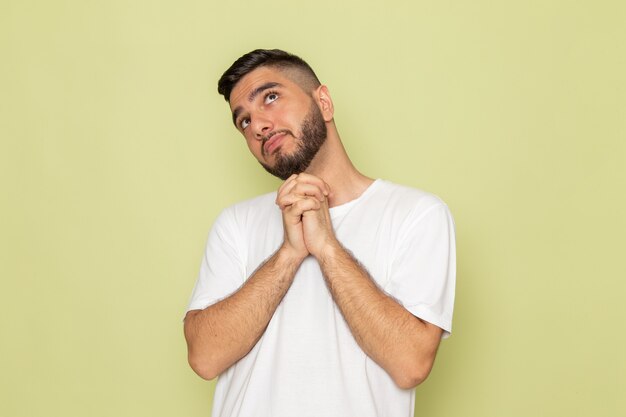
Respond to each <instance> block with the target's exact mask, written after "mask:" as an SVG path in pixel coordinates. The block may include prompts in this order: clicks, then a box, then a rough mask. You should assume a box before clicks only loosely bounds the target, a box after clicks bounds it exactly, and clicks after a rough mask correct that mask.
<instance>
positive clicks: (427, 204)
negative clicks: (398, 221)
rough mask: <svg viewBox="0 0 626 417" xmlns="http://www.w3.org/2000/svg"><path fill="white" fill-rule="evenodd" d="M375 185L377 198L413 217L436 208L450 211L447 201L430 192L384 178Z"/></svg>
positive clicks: (374, 194)
mask: <svg viewBox="0 0 626 417" xmlns="http://www.w3.org/2000/svg"><path fill="white" fill-rule="evenodd" d="M375 185H376V189H375V190H374V193H372V194H373V196H374V198H375V200H377V201H379V202H380V204H384V205H385V206H387V207H392V208H393V209H394V210H398V211H400V212H403V213H405V214H406V215H410V216H411V217H412V218H416V217H421V216H423V215H425V214H427V213H428V212H430V211H431V210H434V209H436V208H440V209H442V210H444V211H449V210H448V206H447V205H446V203H445V202H444V201H443V200H442V199H441V198H439V197H438V196H437V195H435V194H432V193H430V192H427V191H424V190H420V189H417V188H413V187H409V186H406V185H400V184H396V183H393V182H391V181H387V180H382V179H379V180H376V183H375Z"/></svg>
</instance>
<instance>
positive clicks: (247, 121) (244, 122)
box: [239, 117, 250, 130]
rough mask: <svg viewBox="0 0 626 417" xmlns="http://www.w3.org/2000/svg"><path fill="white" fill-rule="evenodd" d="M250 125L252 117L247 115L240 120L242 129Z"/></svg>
mask: <svg viewBox="0 0 626 417" xmlns="http://www.w3.org/2000/svg"><path fill="white" fill-rule="evenodd" d="M249 125H250V119H248V118H247V117H244V118H243V119H241V121H240V122H239V126H241V130H243V129H245V128H246V127H248V126H249Z"/></svg>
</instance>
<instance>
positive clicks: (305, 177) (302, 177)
mask: <svg viewBox="0 0 626 417" xmlns="http://www.w3.org/2000/svg"><path fill="white" fill-rule="evenodd" d="M296 180H297V181H298V182H299V183H300V182H305V183H308V184H313V185H317V186H318V187H319V188H320V189H321V190H322V192H323V193H324V195H326V196H327V195H328V194H330V186H329V185H328V184H326V182H324V180H323V179H321V178H320V177H316V176H315V175H311V174H307V173H305V172H302V173H300V174H298V177H297V178H296Z"/></svg>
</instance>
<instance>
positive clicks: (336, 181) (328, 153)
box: [306, 122, 374, 207]
mask: <svg viewBox="0 0 626 417" xmlns="http://www.w3.org/2000/svg"><path fill="white" fill-rule="evenodd" d="M306 172H307V173H309V174H311V175H315V176H316V177H319V178H321V179H322V180H324V182H326V183H327V184H328V185H329V186H330V195H329V196H328V203H329V206H330V207H335V206H338V205H341V204H344V203H347V202H349V201H351V200H354V199H355V198H358V197H359V196H360V195H361V194H362V193H363V192H364V191H365V190H366V189H367V187H369V186H370V185H371V184H372V182H374V180H373V179H371V178H368V177H366V176H365V175H363V174H361V173H360V172H359V171H358V170H357V169H356V168H355V167H354V165H353V164H352V161H350V158H349V157H348V154H347V153H346V150H345V148H344V147H343V144H342V143H341V139H340V138H339V134H338V133H337V129H336V128H335V126H334V123H332V122H331V123H329V126H328V137H327V138H326V141H325V142H324V145H322V147H321V148H320V150H319V151H318V153H317V155H315V158H313V161H311V165H309V168H308V169H307V170H306Z"/></svg>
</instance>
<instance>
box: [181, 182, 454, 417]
mask: <svg viewBox="0 0 626 417" xmlns="http://www.w3.org/2000/svg"><path fill="white" fill-rule="evenodd" d="M275 198H276V193H271V194H266V195H263V196H260V197H257V198H254V199H252V200H248V201H244V202H242V203H239V204H236V205H234V206H232V207H229V208H227V209H225V210H224V211H223V212H222V213H221V214H220V216H219V217H218V219H217V220H216V222H215V224H214V225H213V228H212V230H211V232H210V234H209V238H208V242H207V247H206V253H205V257H204V259H203V261H202V265H201V268H200V276H199V278H198V281H197V282H196V286H195V288H194V291H193V295H192V298H191V302H190V304H189V307H188V310H194V309H204V308H206V307H207V306H209V305H211V304H213V303H216V302H217V301H219V300H221V299H224V298H226V297H228V296H229V295H230V294H231V293H233V292H234V291H236V290H237V289H238V288H239V287H240V286H241V285H242V284H243V283H244V282H245V280H246V279H247V278H248V277H249V276H250V275H251V274H252V273H253V272H254V271H255V269H256V268H257V267H258V266H259V265H260V264H261V263H262V262H263V261H264V260H266V259H267V258H268V257H270V256H271V255H272V254H273V253H274V252H275V251H276V250H277V249H278V247H279V246H280V245H281V243H282V240H283V226H282V217H281V212H280V209H279V208H278V207H277V206H276V204H275ZM330 214H331V218H332V222H333V227H334V229H335V234H336V236H337V238H338V240H339V241H340V242H341V243H342V244H343V246H344V247H346V248H347V249H349V250H350V251H351V252H352V253H353V255H354V257H355V258H356V259H358V260H359V261H360V262H361V264H362V265H363V266H364V267H365V268H366V269H367V271H368V272H369V274H370V275H371V276H372V278H373V279H374V280H376V282H377V283H378V285H379V286H380V288H382V289H384V290H385V291H386V292H387V293H388V294H390V295H391V296H393V297H394V298H395V299H396V300H397V301H398V302H400V303H401V304H402V305H403V306H404V307H405V308H406V309H407V310H408V311H410V312H411V313H412V314H414V315H415V316H417V317H419V318H421V319H423V320H425V321H428V322H430V323H433V324H435V325H437V326H439V327H440V328H442V329H443V330H444V337H447V336H448V335H449V334H450V331H451V329H452V327H451V325H452V309H453V304H454V286H455V270H456V259H455V236H454V223H453V220H452V217H451V215H450V212H449V210H448V208H447V206H446V205H445V203H443V202H442V201H441V200H440V199H439V198H437V197H435V196H433V195H432V194H428V193H425V192H423V191H419V190H416V189H412V188H408V187H404V186H400V185H396V184H392V183H390V182H388V181H384V180H376V181H375V182H374V183H373V184H372V185H370V186H369V188H368V189H367V190H365V192H364V193H363V194H362V195H361V196H360V197H359V198H357V199H356V200H353V201H350V202H348V203H346V204H343V205H340V206H337V207H333V208H331V209H330ZM414 401H415V391H414V390H412V389H411V390H403V389H400V388H398V387H397V386H396V385H395V384H394V382H393V380H392V379H391V377H389V375H388V374H387V373H386V372H385V371H384V370H383V369H382V368H381V367H380V366H378V365H377V364H376V363H375V362H374V361H373V360H371V359H370V358H369V357H368V356H367V355H366V354H365V353H364V352H363V351H362V350H361V348H360V347H359V346H358V344H357V343H356V341H355V340H354V337H353V336H352V334H351V333H350V330H349V328H348V326H347V324H346V322H345V320H344V319H343V316H342V315H341V312H340V311H339V308H338V307H337V306H336V305H335V303H334V302H333V300H332V298H331V296H330V293H329V291H328V289H327V287H326V284H325V283H324V278H323V277H322V273H321V271H320V268H319V265H318V263H317V261H316V260H315V258H313V257H311V256H310V257H308V258H306V259H305V260H304V262H303V263H302V265H301V266H300V268H299V270H298V272H297V273H296V276H295V279H294V281H293V284H292V285H291V287H290V288H289V290H288V292H287V294H286V295H285V297H284V299H283V300H282V302H281V303H280V305H279V306H278V308H277V309H276V312H275V313H274V316H273V317H272V319H271V321H270V323H269V325H268V326H267V330H266V331H265V333H264V334H263V336H262V337H261V339H260V340H259V342H258V343H257V344H256V345H255V346H254V348H253V349H252V350H251V351H250V352H249V353H248V354H247V355H246V356H245V357H244V358H242V359H241V360H239V361H238V362H237V363H235V364H234V365H233V366H232V367H230V368H229V369H228V370H227V371H225V372H224V373H223V374H222V375H220V377H219V379H218V382H217V386H216V390H215V398H214V402H213V414H212V416H213V417H306V416H315V417H352V416H358V417H369V416H380V417H399V416H407V417H409V416H413V410H414Z"/></svg>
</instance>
